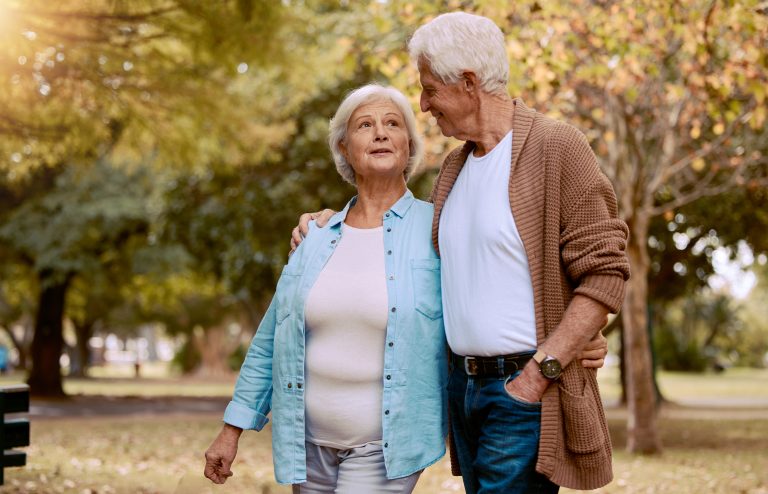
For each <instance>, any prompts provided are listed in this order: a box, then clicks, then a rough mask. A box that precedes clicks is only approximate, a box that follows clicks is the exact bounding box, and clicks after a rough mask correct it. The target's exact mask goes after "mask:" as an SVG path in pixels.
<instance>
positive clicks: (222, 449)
mask: <svg viewBox="0 0 768 494" xmlns="http://www.w3.org/2000/svg"><path fill="white" fill-rule="evenodd" d="M242 432H243V429H241V428H239V427H235V426H233V425H229V424H224V427H222V428H221V432H219V435H218V436H216V439H214V440H213V443H211V445H210V446H209V447H208V450H207V451H206V452H205V472H204V473H205V476H206V477H208V478H209V479H211V481H212V482H213V483H214V484H223V483H224V482H226V481H227V479H228V478H229V477H231V476H232V475H233V473H232V470H231V467H232V462H233V461H235V456H236V455H237V443H238V441H239V440H240V434H242Z"/></svg>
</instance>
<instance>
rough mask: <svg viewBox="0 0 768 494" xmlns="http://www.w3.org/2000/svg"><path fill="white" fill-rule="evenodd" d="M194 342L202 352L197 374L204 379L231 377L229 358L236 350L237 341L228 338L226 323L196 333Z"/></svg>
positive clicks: (193, 337)
mask: <svg viewBox="0 0 768 494" xmlns="http://www.w3.org/2000/svg"><path fill="white" fill-rule="evenodd" d="M192 342H193V344H194V345H195V348H196V349H197V350H198V351H199V352H200V367H199V368H198V369H197V371H196V374H197V375H198V376H203V377H219V376H229V375H231V374H232V370H231V369H230V368H229V365H228V364H227V357H228V356H229V355H230V354H231V353H232V352H233V351H234V350H235V347H236V346H237V341H232V338H230V337H229V336H228V333H227V329H226V326H225V324H224V323H222V324H220V325H217V326H213V327H210V328H206V329H205V331H195V332H194V333H193V334H192Z"/></svg>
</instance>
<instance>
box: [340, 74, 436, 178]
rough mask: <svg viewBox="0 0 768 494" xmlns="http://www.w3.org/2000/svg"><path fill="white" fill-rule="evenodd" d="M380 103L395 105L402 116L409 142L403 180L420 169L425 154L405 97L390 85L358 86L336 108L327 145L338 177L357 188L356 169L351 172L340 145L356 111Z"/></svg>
mask: <svg viewBox="0 0 768 494" xmlns="http://www.w3.org/2000/svg"><path fill="white" fill-rule="evenodd" d="M381 100H389V101H391V102H392V103H394V105H395V106H397V108H398V110H400V113H402V114H403V119H404V120H405V127H406V129H407V130H408V141H409V142H408V144H409V150H408V155H409V158H408V164H407V165H406V167H405V172H404V176H405V180H406V181H407V180H408V178H409V177H410V176H411V173H413V171H414V170H415V169H416V168H417V167H418V166H419V163H420V162H421V157H422V155H423V154H424V144H423V143H422V141H421V136H420V135H419V133H418V132H417V130H416V116H415V115H414V114H413V109H412V108H411V104H410V103H409V102H408V98H406V97H405V95H404V94H403V93H401V92H400V91H398V90H397V89H395V88H393V87H391V86H389V87H384V86H381V85H379V84H368V85H366V86H362V87H359V88H357V89H355V90H354V91H352V92H350V93H349V94H348V95H347V97H346V98H344V101H342V102H341V104H340V105H339V109H338V110H336V115H334V116H333V118H332V119H331V123H330V126H329V127H330V129H329V135H328V145H329V146H330V148H331V154H332V155H333V161H335V162H336V170H338V171H339V174H340V175H341V178H343V179H344V180H346V181H347V182H349V183H351V184H352V185H356V182H355V170H353V169H352V165H350V164H349V163H348V162H347V160H346V158H344V155H343V154H341V150H340V149H339V144H340V143H341V142H342V141H343V140H344V138H345V137H346V135H347V124H348V123H349V119H350V118H351V117H352V114H353V113H354V112H355V110H357V109H358V108H359V107H360V106H361V105H364V104H367V103H371V102H373V101H381Z"/></svg>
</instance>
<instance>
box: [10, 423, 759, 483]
mask: <svg viewBox="0 0 768 494" xmlns="http://www.w3.org/2000/svg"><path fill="white" fill-rule="evenodd" d="M610 425H611V435H612V437H613V439H614V443H615V445H616V449H617V452H616V455H615V458H614V472H615V477H616V478H615V480H614V481H613V482H612V483H611V484H610V485H608V486H607V487H605V488H603V489H600V490H598V491H595V492H602V493H670V494H671V493H675V494H693V493H696V494H699V493H722V494H731V493H745V494H766V493H768V455H766V451H768V417H766V418H764V419H756V420H728V419H726V420H717V421H715V420H690V419H686V418H664V419H662V420H661V428H662V433H663V436H664V440H665V444H666V451H665V453H664V454H663V455H662V456H660V457H632V456H629V455H627V454H626V453H624V452H623V451H622V448H623V446H624V437H625V434H624V422H623V421H622V420H619V419H611V420H610ZM218 428H219V422H218V417H214V416H210V417H200V416H184V415H179V416H174V417H169V416H162V417H152V418H151V419H150V418H111V419H108V418H95V419H94V418H89V419H87V420H86V419H60V420H41V421H38V422H36V423H34V424H33V429H32V446H30V447H28V448H27V454H28V465H27V467H26V468H23V469H19V468H14V469H8V470H6V472H5V476H6V486H5V488H3V489H2V492H4V493H14V494H16V493H19V494H20V493H78V494H83V493H89V494H95V493H102V494H110V493H125V494H150V493H178V494H196V493H201V494H202V493H224V492H231V493H240V492H254V493H262V494H264V493H273V494H277V493H287V492H290V490H289V489H286V488H284V487H279V486H277V485H276V484H274V483H273V480H272V479H273V477H272V458H271V454H270V436H269V433H268V432H263V433H255V432H248V433H246V434H244V436H243V438H242V440H241V442H240V450H239V453H238V458H237V460H236V462H235V465H234V467H233V470H234V472H235V476H234V477H232V478H231V479H230V480H229V481H228V482H227V483H226V484H225V485H224V486H213V485H212V484H210V483H208V481H207V480H206V479H204V478H202V473H201V472H202V468H203V457H202V454H203V451H205V448H206V447H207V446H208V444H209V442H210V441H211V440H212V439H213V437H214V436H215V434H216V432H217V431H218ZM415 492H416V493H417V494H438V493H453V492H463V488H462V487H461V484H460V482H459V479H458V478H455V477H451V476H450V472H449V466H448V463H447V460H446V459H443V460H442V461H441V462H440V463H438V464H437V465H434V466H432V467H430V468H429V469H428V470H427V471H426V472H425V473H424V475H423V476H422V479H421V481H420V483H419V485H418V487H417V488H416V491H415ZM562 492H576V491H569V490H566V489H563V490H562Z"/></svg>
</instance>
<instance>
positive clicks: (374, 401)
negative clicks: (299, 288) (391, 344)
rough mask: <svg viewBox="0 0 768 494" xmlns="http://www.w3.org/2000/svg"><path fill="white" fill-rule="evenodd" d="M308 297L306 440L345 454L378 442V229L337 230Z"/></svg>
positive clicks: (382, 321) (382, 296)
mask: <svg viewBox="0 0 768 494" xmlns="http://www.w3.org/2000/svg"><path fill="white" fill-rule="evenodd" d="M342 232H343V234H342V237H341V240H339V244H338V245H337V247H336V250H335V251H334V252H333V255H331V258H330V259H329V260H328V262H327V263H326V265H325V267H324V268H323V270H322V271H321V272H320V275H319V277H318V278H317V281H316V282H315V284H314V286H313V287H312V289H311V290H310V292H309V295H308V296H307V301H306V305H305V308H304V313H305V322H306V339H307V343H306V361H305V366H306V372H305V379H306V389H305V392H304V400H305V411H306V424H307V440H308V441H309V442H312V443H314V444H318V445H320V446H329V447H332V448H337V449H349V448H353V447H357V446H361V445H363V444H365V443H367V442H370V441H376V440H380V439H381V436H382V430H381V396H382V391H383V385H382V375H383V372H384V340H385V336H386V330H387V314H388V310H387V309H388V304H387V286H386V277H385V273H384V271H385V270H384V232H383V228H382V227H379V228H372V229H358V228H353V227H351V226H349V225H346V224H345V225H343V230H342Z"/></svg>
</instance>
